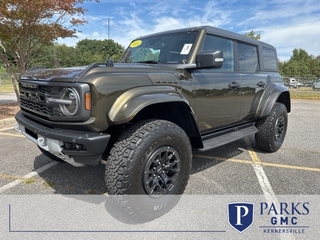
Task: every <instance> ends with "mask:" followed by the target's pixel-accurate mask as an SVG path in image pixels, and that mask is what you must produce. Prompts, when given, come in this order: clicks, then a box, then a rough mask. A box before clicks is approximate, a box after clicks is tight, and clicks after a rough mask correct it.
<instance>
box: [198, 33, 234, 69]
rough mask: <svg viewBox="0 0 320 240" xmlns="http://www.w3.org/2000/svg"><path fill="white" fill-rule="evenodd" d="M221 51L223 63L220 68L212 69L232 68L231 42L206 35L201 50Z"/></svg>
mask: <svg viewBox="0 0 320 240" xmlns="http://www.w3.org/2000/svg"><path fill="white" fill-rule="evenodd" d="M218 50H220V51H223V65H222V67H221V68H214V69H213V70H214V71H223V72H225V71H227V72H232V71H233V70H234V64H233V63H234V62H233V42H232V41H231V40H228V39H224V38H220V37H216V36H212V35H207V36H206V39H205V40H204V44H203V47H202V52H208V51H218Z"/></svg>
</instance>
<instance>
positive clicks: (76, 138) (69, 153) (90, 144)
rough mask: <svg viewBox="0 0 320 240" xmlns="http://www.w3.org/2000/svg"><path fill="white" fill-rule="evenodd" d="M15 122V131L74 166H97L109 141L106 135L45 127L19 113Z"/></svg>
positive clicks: (108, 136)
mask: <svg viewBox="0 0 320 240" xmlns="http://www.w3.org/2000/svg"><path fill="white" fill-rule="evenodd" d="M16 120H17V124H16V126H15V128H16V130H17V131H19V132H21V133H22V134H23V135H25V136H26V137H27V138H28V139H30V140H31V141H33V142H34V143H35V144H37V145H38V146H39V147H41V148H43V149H44V150H46V151H48V152H50V153H51V154H53V155H55V156H57V157H59V158H60V159H62V160H64V161H66V162H68V163H70V164H72V165H74V166H84V165H97V164H98V163H99V162H100V160H101V157H102V154H103V153H104V151H105V149H106V147H107V145H108V142H109V140H110V135H109V134H106V133H99V132H84V131H75V130H68V129H62V128H50V127H46V126H43V125H41V124H39V123H37V122H35V121H33V120H31V119H29V118H27V117H25V116H24V115H23V113H22V112H21V111H19V112H18V113H17V114H16ZM67 146H68V147H67ZM70 146H76V148H72V147H70Z"/></svg>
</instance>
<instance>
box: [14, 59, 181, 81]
mask: <svg viewBox="0 0 320 240" xmlns="http://www.w3.org/2000/svg"><path fill="white" fill-rule="evenodd" d="M186 67H187V65H185V64H145V63H116V64H114V65H113V66H106V64H105V63H94V64H92V65H90V66H82V67H71V68H52V69H43V68H41V69H34V70H31V71H29V72H27V73H25V74H24V75H22V76H21V78H20V79H21V80H32V81H34V80H36V81H55V82H82V81H83V80H84V82H86V81H87V80H88V78H87V77H88V76H89V75H91V77H93V76H95V77H97V75H100V76H101V75H104V76H106V75H119V74H132V75H140V74H143V75H148V76H149V78H150V76H154V74H156V73H160V74H161V73H167V74H169V75H171V74H174V73H178V72H181V71H182V70H183V69H185V68H186ZM174 75H175V74H174ZM151 78H153V77H151Z"/></svg>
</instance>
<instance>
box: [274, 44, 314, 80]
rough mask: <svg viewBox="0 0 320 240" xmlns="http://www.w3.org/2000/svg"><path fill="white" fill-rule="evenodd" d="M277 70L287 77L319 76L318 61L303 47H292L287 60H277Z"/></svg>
mask: <svg viewBox="0 0 320 240" xmlns="http://www.w3.org/2000/svg"><path fill="white" fill-rule="evenodd" d="M279 71H280V74H281V75H283V76H288V77H290V76H292V77H293V76H295V77H305V76H309V77H320V61H319V58H317V57H314V56H312V55H309V54H308V53H307V51H305V50H304V49H294V50H293V51H292V56H291V58H290V59H289V60H288V61H285V62H279Z"/></svg>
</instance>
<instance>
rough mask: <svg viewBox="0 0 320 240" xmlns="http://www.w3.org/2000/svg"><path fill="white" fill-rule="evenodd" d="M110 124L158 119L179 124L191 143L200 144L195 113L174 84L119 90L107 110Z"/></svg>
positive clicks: (201, 145)
mask: <svg viewBox="0 0 320 240" xmlns="http://www.w3.org/2000/svg"><path fill="white" fill-rule="evenodd" d="M109 119H110V121H111V124H110V125H119V124H124V123H127V122H130V121H131V122H139V121H142V120H146V119H162V120H167V121H170V122H173V123H175V124H176V125H178V126H179V127H181V128H182V129H183V130H184V131H185V132H186V134H187V136H188V137H189V139H190V143H191V145H192V146H193V147H197V148H199V147H203V143H202V140H201V136H200V132H199V128H198V125H197V121H196V117H195V114H194V111H193V109H192V107H191V106H190V105H189V102H188V101H187V99H186V98H185V97H184V96H183V95H182V94H181V92H180V90H179V89H177V87H174V86H148V87H143V88H136V89H131V90H128V91H127V92H125V93H123V94H122V95H121V96H120V97H118V99H117V100H116V101H115V103H114V104H113V105H112V107H111V109H110V111H109Z"/></svg>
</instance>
